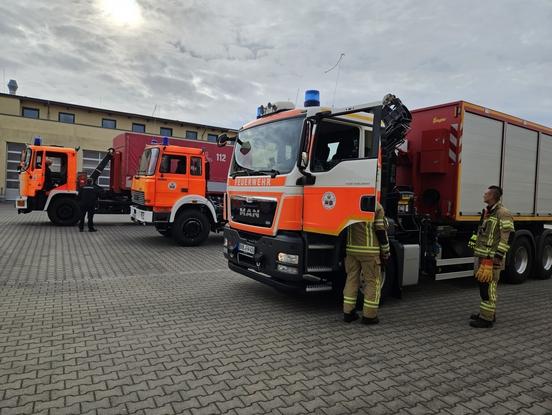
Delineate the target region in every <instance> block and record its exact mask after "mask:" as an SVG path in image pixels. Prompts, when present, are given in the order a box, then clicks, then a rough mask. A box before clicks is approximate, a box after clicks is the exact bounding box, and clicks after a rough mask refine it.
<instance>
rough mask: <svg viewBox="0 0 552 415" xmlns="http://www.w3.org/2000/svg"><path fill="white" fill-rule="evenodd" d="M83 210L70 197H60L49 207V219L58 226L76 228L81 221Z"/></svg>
mask: <svg viewBox="0 0 552 415" xmlns="http://www.w3.org/2000/svg"><path fill="white" fill-rule="evenodd" d="M80 215H81V210H80V207H79V204H78V203H77V201H76V200H75V199H73V198H70V197H58V198H56V199H54V200H53V201H52V202H51V203H50V206H48V218H49V219H50V221H51V222H52V223H53V224H54V225H57V226H74V225H76V224H77V222H78V221H79V220H80Z"/></svg>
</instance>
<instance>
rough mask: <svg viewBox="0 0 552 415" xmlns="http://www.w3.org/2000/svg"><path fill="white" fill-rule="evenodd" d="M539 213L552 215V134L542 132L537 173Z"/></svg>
mask: <svg viewBox="0 0 552 415" xmlns="http://www.w3.org/2000/svg"><path fill="white" fill-rule="evenodd" d="M537 186H538V187H537V214H538V215H552V136H549V135H546V134H541V136H540V141H539V171H538V174H537Z"/></svg>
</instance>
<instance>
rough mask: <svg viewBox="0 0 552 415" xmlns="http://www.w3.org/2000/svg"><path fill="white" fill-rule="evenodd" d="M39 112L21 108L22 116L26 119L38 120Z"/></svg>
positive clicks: (34, 109) (33, 109)
mask: <svg viewBox="0 0 552 415" xmlns="http://www.w3.org/2000/svg"><path fill="white" fill-rule="evenodd" d="M39 115H40V111H39V110H38V109H36V108H26V107H23V116H24V117H26V118H38V117H39Z"/></svg>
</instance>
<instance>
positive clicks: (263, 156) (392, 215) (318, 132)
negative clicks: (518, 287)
mask: <svg viewBox="0 0 552 415" xmlns="http://www.w3.org/2000/svg"><path fill="white" fill-rule="evenodd" d="M409 129H410V132H409V133H408V137H406V133H407V131H409ZM406 138H407V139H406ZM228 141H235V146H234V155H233V159H232V164H231V168H230V171H229V175H228V182H227V183H228V186H227V194H226V198H225V215H226V218H227V220H228V225H227V226H226V228H225V230H224V255H225V257H226V258H227V260H228V266H229V268H230V269H231V270H233V271H235V272H238V273H240V274H242V275H245V276H248V277H250V278H253V279H255V280H257V281H260V282H263V283H265V284H268V285H271V286H273V287H276V288H281V289H290V290H298V291H302V292H305V291H306V292H315V291H329V290H332V289H335V290H336V291H339V290H340V289H341V287H342V286H343V283H344V275H345V272H344V269H343V259H344V248H345V234H346V229H347V227H348V226H349V225H350V224H352V223H355V222H358V221H371V220H373V218H374V210H375V205H376V200H379V201H380V202H381V204H382V205H383V206H384V208H385V211H386V216H387V219H388V222H389V224H390V229H389V236H390V244H391V251H392V256H391V257H392V260H391V261H389V263H388V265H387V269H386V272H385V275H386V278H385V283H384V285H383V288H382V290H383V295H386V294H390V293H395V294H396V295H400V291H401V288H402V287H403V286H408V285H414V284H417V283H418V281H419V277H420V276H429V277H432V278H434V279H436V280H443V279H450V278H457V277H464V276H468V275H473V263H474V258H473V253H472V252H471V251H470V250H469V248H468V241H469V239H470V237H471V236H472V234H473V232H474V231H475V230H476V229H477V225H478V222H479V217H480V212H481V209H482V204H483V201H482V195H483V192H484V190H485V189H486V187H487V186H489V185H492V184H498V185H500V186H502V187H503V188H504V190H505V196H504V199H505V200H504V203H505V205H506V207H508V208H510V209H511V211H512V213H513V214H514V220H515V226H516V232H515V233H513V235H512V241H511V249H510V251H509V253H508V256H507V259H506V270H505V272H504V273H505V278H506V279H507V280H509V281H511V282H522V281H524V280H525V279H526V278H528V277H529V276H530V275H533V276H535V277H536V278H542V279H545V278H550V276H551V275H552V230H550V229H546V228H545V227H544V226H543V225H544V224H545V223H547V222H548V223H550V222H552V198H551V197H550V194H552V185H551V183H552V168H551V167H550V166H551V165H550V163H548V162H547V160H549V159H550V157H552V129H549V128H546V127H543V126H539V125H537V124H534V123H530V122H528V121H524V120H520V119H518V118H515V117H511V116H507V115H506V114H502V113H498V112H496V111H492V110H489V109H486V108H483V107H479V106H476V105H473V104H468V103H465V102H463V101H458V102H454V103H450V104H444V105H442V106H436V107H431V108H424V109H420V110H416V111H412V113H410V111H409V110H408V109H407V108H406V107H405V106H404V105H403V104H402V103H401V101H400V100H399V99H397V98H396V97H394V96H392V95H388V96H386V97H385V98H384V100H383V101H380V102H375V103H371V104H365V105H357V106H350V107H345V108H341V109H332V108H326V107H322V106H320V102H319V95H318V91H307V96H306V100H305V106H304V108H295V107H294V105H293V104H292V103H288V102H277V103H274V104H270V103H269V104H268V105H267V106H261V107H259V108H258V113H257V119H256V120H254V121H252V122H250V123H248V124H246V125H245V126H243V127H242V128H241V129H240V130H239V132H238V134H237V135H236V136H231V135H229V134H222V135H221V136H220V137H219V140H218V143H219V145H221V146H224V145H225V144H226V143H227V142H228Z"/></svg>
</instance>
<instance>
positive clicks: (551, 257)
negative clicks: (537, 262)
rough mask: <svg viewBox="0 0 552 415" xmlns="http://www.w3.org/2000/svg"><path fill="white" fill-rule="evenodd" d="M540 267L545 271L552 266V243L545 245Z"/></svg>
mask: <svg viewBox="0 0 552 415" xmlns="http://www.w3.org/2000/svg"><path fill="white" fill-rule="evenodd" d="M542 267H543V268H544V270H545V271H550V269H551V268H552V245H546V246H545V247H544V250H543V252H542Z"/></svg>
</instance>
